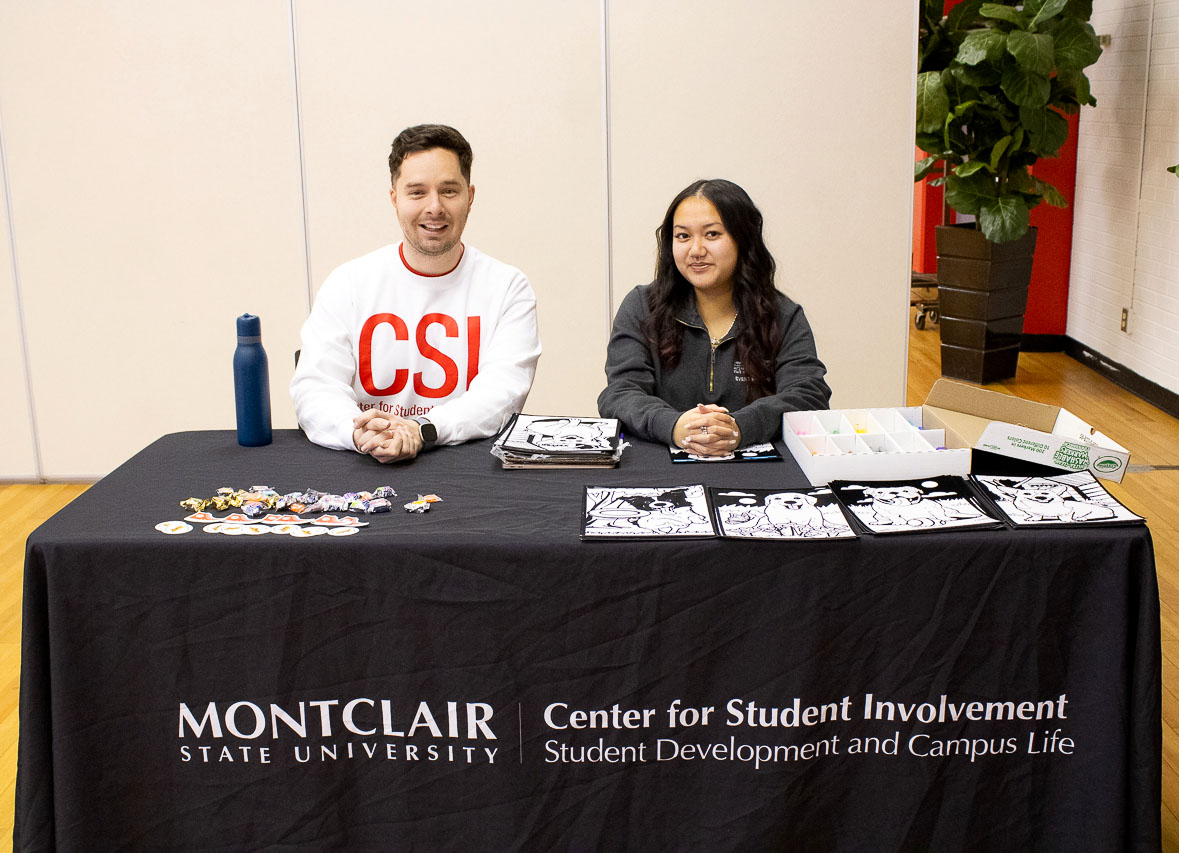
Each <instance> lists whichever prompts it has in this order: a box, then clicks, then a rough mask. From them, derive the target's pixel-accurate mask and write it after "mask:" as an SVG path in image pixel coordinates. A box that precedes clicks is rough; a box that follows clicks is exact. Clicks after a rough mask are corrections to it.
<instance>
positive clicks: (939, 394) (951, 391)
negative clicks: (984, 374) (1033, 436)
mask: <svg viewBox="0 0 1179 853" xmlns="http://www.w3.org/2000/svg"><path fill="white" fill-rule="evenodd" d="M925 405H927V406H933V407H934V408H936V409H942V410H945V414H946V416H947V417H952V418H953V419H954V420H955V421H958V422H960V423H961V424H962V426H963V428H964V429H965V430H966V431H967V432H970V433H972V435H971V436H970V440H971V441H972V442H973V441H976V440H977V439H978V437H979V436H980V435H982V431H983V429H984V428H985V427H986V425H987V424H988V423H990V422H991V421H1004V422H1006V423H1009V424H1015V425H1017V426H1022V427H1027V428H1028V429H1036V430H1039V431H1040V432H1047V433H1050V432H1052V430H1053V428H1054V427H1055V426H1056V419H1057V418H1058V417H1059V416H1060V407H1059V406H1049V405H1047V404H1045V403H1037V402H1034V401H1032V400H1025V399H1023V398H1022V397H1013V396H1012V395H1010V394H1001V393H999V392H998V391H988V390H986V389H985V388H979V387H977V386H975V385H967V384H965V383H964V382H955V381H954V380H952V379H946V378H945V377H942V378H941V379H938V380H937V381H936V382H934V383H933V388H931V389H930V390H929V396H928V397H926V398H925ZM976 428H977V429H976ZM959 435H961V436H962V437H963V438H966V437H967V435H966V433H965V432H959Z"/></svg>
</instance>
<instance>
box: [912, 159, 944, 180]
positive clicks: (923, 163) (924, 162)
mask: <svg viewBox="0 0 1179 853" xmlns="http://www.w3.org/2000/svg"><path fill="white" fill-rule="evenodd" d="M941 159H942V158H941V157H925V158H923V159H921V160H918V161H917V162H916V163H914V164H913V181H914V183H916V182H917V181H919V180H921V179H922V178H924V177H925V176H926V175H928V174H929V173H930V172H932V171H933V170H934V167H936V166H937V164H938V163H940V162H941Z"/></svg>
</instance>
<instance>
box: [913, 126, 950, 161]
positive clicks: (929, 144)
mask: <svg viewBox="0 0 1179 853" xmlns="http://www.w3.org/2000/svg"><path fill="white" fill-rule="evenodd" d="M938 130H941V128H940V127H939V128H938ZM943 141H944V140H943V139H942V135H941V134H940V133H918V134H917V147H918V148H920V149H921V150H922V151H924V152H925V153H926V154H936V155H938V156H939V157H940V156H941V153H942V142H943Z"/></svg>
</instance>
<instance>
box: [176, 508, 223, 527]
mask: <svg viewBox="0 0 1179 853" xmlns="http://www.w3.org/2000/svg"><path fill="white" fill-rule="evenodd" d="M184 520H185V521H190V522H192V523H193V524H208V523H209V522H211V521H220V520H221V519H219V518H216V517H215V516H214V515H213V513H211V512H205V511H204V510H202V511H201V512H194V513H193V514H192V515H190V516H186V517H185V519H184Z"/></svg>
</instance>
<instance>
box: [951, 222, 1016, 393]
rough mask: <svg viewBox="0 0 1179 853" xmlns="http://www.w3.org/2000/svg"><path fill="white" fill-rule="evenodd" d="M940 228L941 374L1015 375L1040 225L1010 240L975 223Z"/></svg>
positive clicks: (977, 378) (985, 378)
mask: <svg viewBox="0 0 1179 853" xmlns="http://www.w3.org/2000/svg"><path fill="white" fill-rule="evenodd" d="M935 232H936V237H937V279H938V307H939V308H940V311H941V344H942V345H941V349H942V375H943V376H949V377H952V378H954V379H964V380H966V381H967V382H975V383H978V384H985V383H987V382H997V381H998V380H1000V379H1009V378H1011V377H1012V376H1014V375H1015V369H1016V365H1017V363H1018V361H1019V343H1020V339H1021V338H1022V336H1023V313H1024V310H1025V309H1026V308H1027V302H1028V284H1029V283H1030V282H1031V279H1032V255H1033V253H1034V252H1035V250H1036V229H1035V228H1034V227H1033V228H1029V229H1028V233H1027V234H1025V235H1024V236H1023V237H1021V238H1019V239H1018V240H1015V241H1013V242H1010V243H992V242H991V241H990V240H988V239H987V238H986V237H984V236H983V234H982V232H981V231H978V230H976V229H975V228H974V226H973V225H941V226H938V228H936V229H935Z"/></svg>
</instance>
